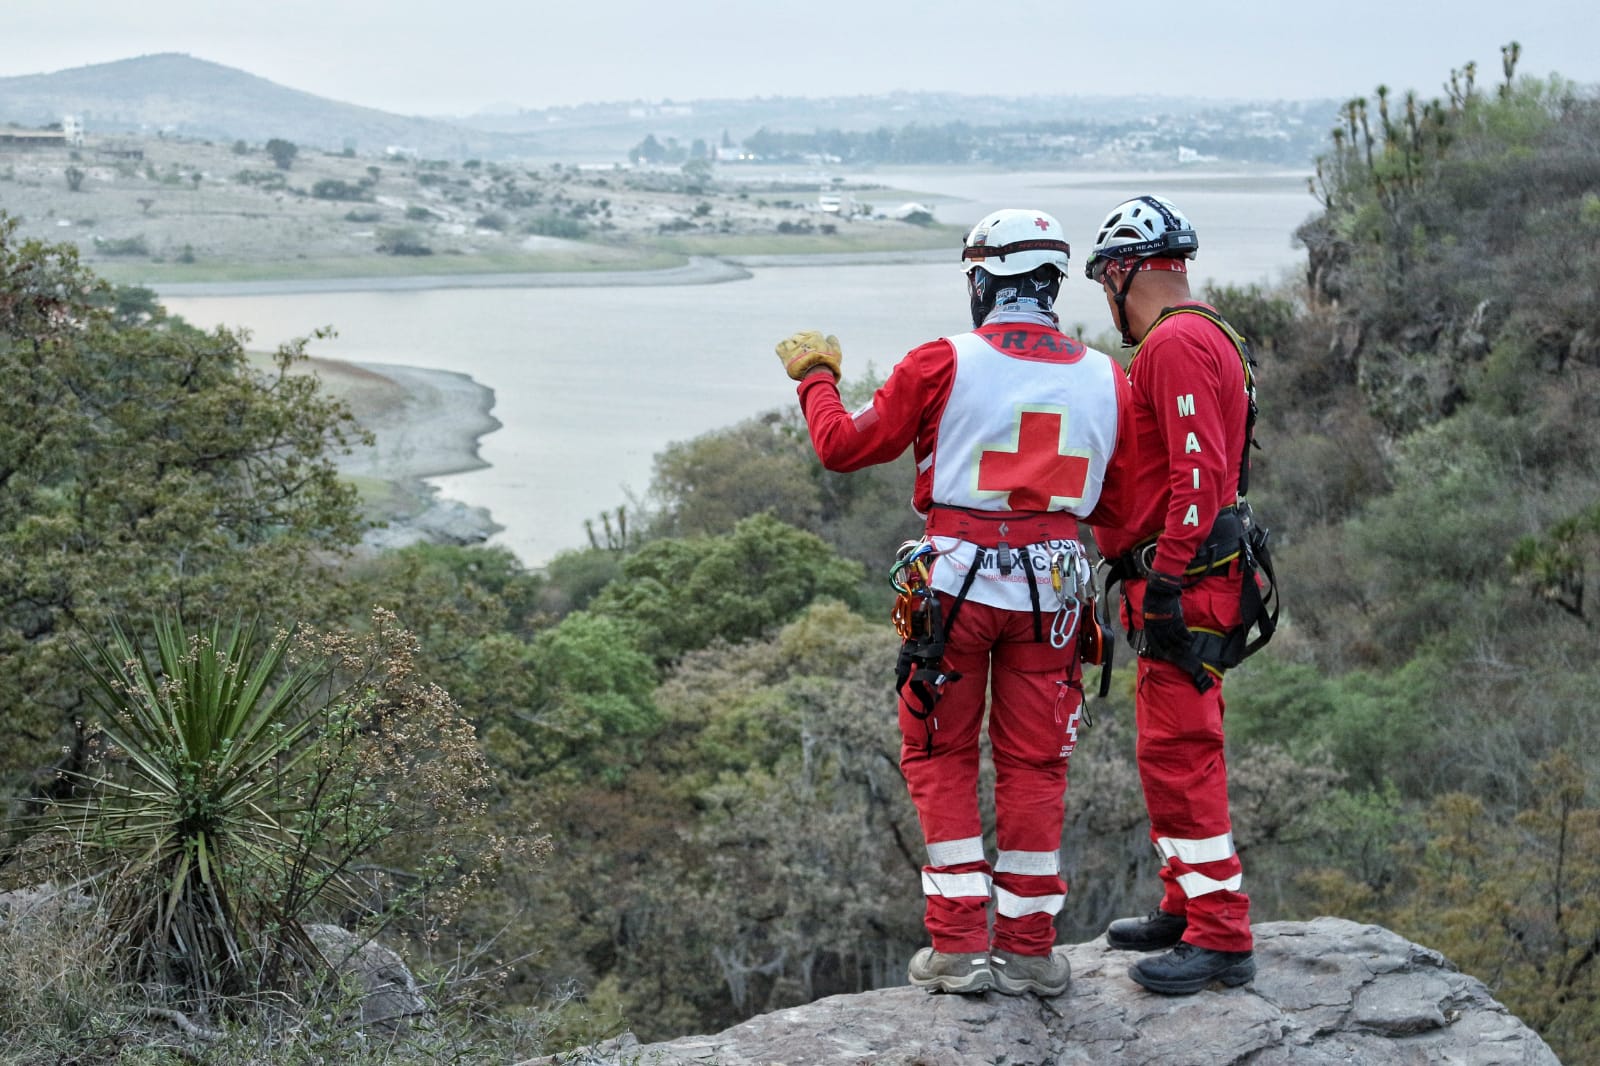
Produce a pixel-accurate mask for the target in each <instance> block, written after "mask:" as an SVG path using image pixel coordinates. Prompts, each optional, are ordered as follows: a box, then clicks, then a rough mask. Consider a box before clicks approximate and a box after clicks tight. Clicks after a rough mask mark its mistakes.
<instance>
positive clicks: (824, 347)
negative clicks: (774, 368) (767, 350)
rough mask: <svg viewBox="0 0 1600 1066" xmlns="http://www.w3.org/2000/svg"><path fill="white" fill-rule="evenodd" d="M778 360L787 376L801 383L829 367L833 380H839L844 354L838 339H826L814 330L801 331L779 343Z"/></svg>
mask: <svg viewBox="0 0 1600 1066" xmlns="http://www.w3.org/2000/svg"><path fill="white" fill-rule="evenodd" d="M777 350H778V358H779V359H780V360H782V362H783V369H784V372H785V373H786V374H788V375H789V376H790V377H792V378H794V379H795V380H796V381H799V380H800V379H801V378H803V377H805V376H806V375H807V374H809V373H811V371H813V370H815V369H816V368H817V367H819V366H821V367H827V369H828V372H829V373H830V374H832V375H833V380H835V381H838V380H839V363H840V361H841V360H843V359H844V354H843V353H842V352H840V351H839V338H838V337H831V336H830V337H824V336H823V335H822V334H821V333H819V332H818V331H817V330H814V329H807V330H801V331H800V332H799V333H796V334H794V335H793V336H791V337H785V338H784V339H783V340H781V341H779V342H778V349H777Z"/></svg>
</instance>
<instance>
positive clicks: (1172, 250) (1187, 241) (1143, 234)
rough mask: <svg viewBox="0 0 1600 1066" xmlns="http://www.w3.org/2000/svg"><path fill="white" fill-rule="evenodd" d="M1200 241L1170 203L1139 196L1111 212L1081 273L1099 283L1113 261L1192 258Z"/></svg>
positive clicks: (1180, 213)
mask: <svg viewBox="0 0 1600 1066" xmlns="http://www.w3.org/2000/svg"><path fill="white" fill-rule="evenodd" d="M1199 250H1200V238H1199V237H1197V236H1196V235H1195V232H1194V227H1193V226H1191V225H1190V224H1189V220H1188V219H1187V218H1184V217H1183V213H1182V212H1180V211H1179V210H1178V208H1177V206H1176V205H1175V204H1173V202H1172V201H1171V200H1166V199H1163V198H1161V197H1159V196H1138V197H1135V198H1134V199H1132V200H1128V201H1125V202H1123V203H1120V204H1118V205H1117V206H1116V207H1114V208H1112V209H1111V213H1110V214H1109V215H1107V216H1106V218H1105V221H1104V222H1102V223H1100V229H1099V232H1098V233H1097V235H1096V236H1095V239H1094V247H1093V248H1092V249H1091V250H1090V252H1089V258H1088V259H1087V260H1086V261H1085V262H1084V264H1083V274H1084V276H1085V277H1087V278H1088V279H1089V280H1090V281H1092V282H1094V283H1096V284H1099V282H1100V279H1101V278H1102V277H1104V276H1105V272H1106V267H1108V266H1110V265H1111V262H1112V260H1122V259H1150V258H1153V257H1156V256H1163V257H1166V258H1170V259H1193V258H1194V257H1195V253H1196V252H1198V251H1199Z"/></svg>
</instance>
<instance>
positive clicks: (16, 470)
mask: <svg viewBox="0 0 1600 1066" xmlns="http://www.w3.org/2000/svg"><path fill="white" fill-rule="evenodd" d="M15 230H16V225H15V223H14V222H13V221H11V220H9V219H5V218H0V718H3V720H4V723H5V726H6V730H7V736H8V743H7V745H6V749H5V752H4V754H3V755H0V780H4V781H5V782H6V783H7V784H8V785H10V786H16V785H17V784H18V783H19V781H20V779H22V778H24V777H26V776H27V775H29V774H32V773H38V774H40V775H41V783H47V782H48V781H49V780H50V777H51V774H50V771H49V767H50V766H51V764H52V763H56V762H60V761H61V756H60V755H59V752H60V750H61V748H62V747H63V746H64V745H65V746H66V747H68V748H69V749H70V751H69V754H68V755H67V756H66V758H65V761H66V763H67V764H68V765H72V764H73V763H74V761H75V760H77V759H78V758H81V755H82V750H81V742H82V738H81V736H79V737H78V738H77V740H74V735H73V733H72V728H71V722H72V720H73V716H74V714H75V712H76V711H77V710H78V708H79V707H80V705H81V702H82V688H81V682H80V679H79V678H78V676H77V675H76V673H75V671H74V668H73V665H72V660H71V657H70V656H68V655H67V654H66V648H67V643H66V642H67V640H68V639H69V638H71V637H74V636H81V635H84V634H98V633H101V632H102V631H103V627H104V625H105V624H106V620H107V619H109V618H112V617H115V616H127V615H129V614H134V613H144V612H149V611H154V610H157V609H159V608H161V607H163V606H168V607H174V608H178V607H181V608H182V609H184V610H185V611H188V612H191V613H194V614H203V613H207V612H216V611H226V610H232V609H237V608H238V607H239V606H240V605H244V604H248V605H251V607H252V609H259V610H260V611H261V613H262V614H263V615H264V616H265V617H267V618H270V619H274V620H277V621H287V620H288V619H290V618H293V617H297V616H298V617H306V618H319V617H325V616H326V615H327V613H328V612H329V610H330V606H331V602H330V601H331V600H332V599H333V597H332V596H331V595H330V593H331V589H332V588H333V587H335V586H336V584H337V581H336V576H335V575H334V574H333V573H332V572H331V571H330V570H329V569H328V568H327V562H328V560H330V559H331V558H335V557H336V556H337V553H338V552H340V551H342V550H343V549H345V548H346V547H348V546H349V545H352V544H353V543H355V541H356V539H357V538H358V536H359V534H360V528H361V527H360V522H359V519H358V518H357V512H356V507H355V502H356V501H355V494H354V490H353V489H351V488H350V487H349V486H348V485H346V484H345V483H343V482H341V481H340V480H339V477H338V472H337V470H336V469H335V467H334V464H333V459H332V456H333V453H334V452H335V451H336V450H337V449H339V448H342V447H346V446H347V445H348V444H349V443H351V442H352V441H354V440H356V439H358V438H359V435H360V434H359V431H358V430H357V429H356V427H355V425H354V422H353V420H352V418H351V416H350V413H349V411H348V409H347V408H345V407H344V406H343V405H342V404H339V403H336V402H333V401H330V400H329V399H328V398H327V397H326V396H324V395H323V394H322V392H321V389H320V385H319V383H318V381H317V379H316V378H315V377H314V376H313V375H308V374H302V373H296V372H295V369H296V364H297V363H298V362H300V361H301V360H302V359H303V358H304V356H303V352H302V348H301V346H300V345H299V344H291V345H288V346H285V347H284V348H282V349H280V350H279V351H278V353H277V354H276V356H275V357H274V359H273V362H272V364H271V367H270V368H269V369H267V370H266V371H265V372H263V371H260V370H257V369H255V368H254V367H253V366H252V364H251V362H250V360H249V359H248V358H247V357H246V354H245V351H244V348H243V346H242V344H241V342H240V338H239V337H238V336H237V335H235V334H233V333H230V332H228V331H226V330H221V329H219V330H217V331H215V332H211V333H205V332H202V331H200V330H197V329H194V328H192V327H190V326H187V325H186V324H184V323H183V322H182V321H181V320H178V319H174V318H169V317H167V316H166V315H165V314H163V313H158V312H156V311H152V309H151V304H150V302H149V301H131V302H130V301H127V300H125V299H123V298H122V297H121V296H120V295H119V294H118V292H117V290H114V289H112V288H111V286H109V285H107V284H105V283H104V282H102V281H100V280H99V279H98V278H96V277H94V275H92V274H91V273H90V272H88V271H87V270H85V269H84V268H82V267H81V266H80V265H79V264H78V261H77V253H76V251H75V250H74V249H72V248H70V247H67V246H60V245H44V244H39V243H37V242H31V241H29V242H21V243H19V242H17V241H16V239H15Z"/></svg>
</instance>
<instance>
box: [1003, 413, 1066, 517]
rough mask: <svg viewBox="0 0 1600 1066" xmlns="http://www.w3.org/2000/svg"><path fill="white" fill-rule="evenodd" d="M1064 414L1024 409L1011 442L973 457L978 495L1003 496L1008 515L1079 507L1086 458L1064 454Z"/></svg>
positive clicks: (1019, 416)
mask: <svg viewBox="0 0 1600 1066" xmlns="http://www.w3.org/2000/svg"><path fill="white" fill-rule="evenodd" d="M1065 428H1066V414H1065V412H1063V411H1060V410H1038V409H1033V410H1029V409H1024V410H1022V411H1021V412H1019V414H1018V416H1017V436H1016V439H1015V441H1014V442H1013V443H1012V444H1011V445H1009V446H1004V447H995V448H983V449H980V450H979V452H978V486H977V487H978V491H979V492H983V493H995V494H996V495H1001V494H1009V496H1010V499H1009V502H1008V504H1007V506H1008V507H1009V508H1010V509H1011V510H1013V511H1048V510H1051V509H1052V507H1053V506H1054V507H1060V506H1061V505H1063V504H1066V505H1071V504H1075V503H1081V502H1083V497H1084V493H1085V492H1087V491H1088V487H1089V452H1088V451H1087V450H1086V449H1081V450H1080V449H1068V448H1067V447H1066V442H1065V439H1064V437H1065V434H1064V432H1063V431H1064V430H1065Z"/></svg>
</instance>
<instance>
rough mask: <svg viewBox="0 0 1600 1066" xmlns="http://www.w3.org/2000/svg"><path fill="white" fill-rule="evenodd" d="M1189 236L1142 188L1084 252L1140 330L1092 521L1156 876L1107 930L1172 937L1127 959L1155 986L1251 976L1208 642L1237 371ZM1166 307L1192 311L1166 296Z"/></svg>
mask: <svg viewBox="0 0 1600 1066" xmlns="http://www.w3.org/2000/svg"><path fill="white" fill-rule="evenodd" d="M1197 248H1198V241H1197V238H1196V236H1195V232H1194V228H1193V227H1192V226H1191V225H1190V224H1189V222H1188V220H1187V219H1185V218H1184V217H1183V215H1182V214H1180V213H1179V212H1178V209H1177V208H1176V207H1175V206H1173V205H1172V204H1171V203H1170V202H1168V201H1166V200H1163V199H1161V198H1159V197H1155V196H1141V197H1138V198H1136V199H1133V200H1129V201H1127V202H1126V203H1123V204H1120V205H1118V207H1117V208H1116V209H1115V210H1113V211H1112V212H1111V213H1110V214H1109V215H1108V216H1107V217H1106V220H1105V222H1104V223H1103V224H1102V225H1101V227H1100V230H1099V232H1098V235H1097V236H1096V238H1095V243H1094V248H1093V249H1092V251H1091V252H1090V255H1089V258H1088V262H1087V263H1086V264H1085V272H1086V273H1087V274H1088V276H1089V278H1090V280H1092V281H1094V282H1096V283H1098V284H1100V285H1101V286H1102V287H1103V289H1104V291H1105V296H1106V304H1107V307H1108V308H1109V310H1110V312H1111V315H1112V319H1113V321H1114V322H1115V324H1116V327H1117V329H1118V330H1119V331H1121V333H1122V338H1123V343H1124V344H1126V345H1129V346H1132V345H1135V344H1137V345H1138V348H1137V350H1136V351H1135V352H1134V355H1133V359H1132V362H1131V363H1130V364H1129V368H1128V372H1129V377H1130V379H1131V381H1132V385H1133V412H1134V423H1135V429H1134V432H1135V439H1136V441H1137V446H1138V457H1139V458H1138V463H1139V467H1138V472H1137V475H1136V484H1137V488H1136V490H1135V493H1134V498H1135V500H1136V501H1137V504H1136V509H1135V514H1134V516H1133V518H1132V520H1131V521H1129V522H1127V523H1123V524H1116V523H1113V524H1109V525H1101V524H1100V523H1098V522H1096V523H1095V527H1094V528H1095V539H1096V542H1097V544H1098V546H1099V548H1100V550H1101V552H1102V554H1103V555H1104V556H1105V557H1106V559H1107V560H1115V561H1116V566H1115V568H1114V570H1117V571H1120V574H1119V575H1118V576H1121V577H1123V578H1124V579H1125V580H1124V581H1123V589H1124V603H1123V611H1124V621H1125V622H1126V623H1127V624H1128V626H1129V630H1130V632H1129V635H1130V637H1131V638H1132V639H1133V642H1134V646H1135V648H1136V649H1137V650H1138V651H1139V662H1138V676H1137V688H1136V697H1135V701H1136V718H1137V723H1138V743H1137V760H1138V766H1139V778H1140V781H1141V783H1142V784H1143V786H1144V795H1145V804H1146V806H1147V807H1148V809H1149V813H1150V838H1151V841H1152V842H1153V843H1154V844H1155V847H1156V850H1157V851H1158V852H1159V853H1160V855H1161V857H1162V862H1163V865H1162V869H1161V879H1162V882H1163V884H1164V886H1165V893H1164V895H1163V897H1162V900H1161V903H1160V905H1159V906H1158V907H1157V908H1156V909H1155V910H1153V911H1151V912H1150V913H1149V914H1148V915H1147V916H1145V917H1144V918H1125V919H1120V920H1118V921H1115V922H1112V923H1111V926H1110V928H1108V929H1107V930H1106V939H1107V941H1108V942H1109V943H1110V945H1111V946H1112V947H1114V948H1121V949H1127V950H1134V951H1150V952H1154V951H1160V950H1162V949H1169V948H1170V949H1172V950H1170V951H1167V952H1166V953H1165V954H1162V955H1159V956H1156V955H1152V956H1150V957H1147V958H1145V959H1141V960H1140V961H1139V962H1138V963H1136V964H1135V965H1134V966H1133V967H1132V968H1131V969H1130V971H1129V975H1130V976H1131V977H1132V978H1133V979H1134V980H1135V981H1137V982H1138V983H1139V984H1141V985H1143V986H1144V987H1145V988H1148V989H1150V990H1152V991H1155V992H1161V993H1166V994H1169V995H1184V994H1188V993H1193V992H1197V991H1199V990H1200V989H1202V988H1204V987H1205V986H1206V985H1208V984H1210V983H1211V982H1213V981H1217V980H1220V981H1222V982H1223V983H1224V984H1227V985H1240V984H1243V983H1245V982H1247V981H1249V980H1250V979H1251V978H1252V977H1254V976H1255V960H1254V955H1253V952H1252V939H1251V933H1250V900H1249V897H1247V896H1246V895H1245V894H1244V893H1243V892H1242V891H1240V883H1241V877H1242V871H1241V867H1240V864H1239V855H1238V853H1237V851H1235V850H1234V843H1233V826H1232V822H1231V820H1230V817H1229V814H1228V772H1227V763H1226V761H1225V759H1224V757H1223V732H1222V718H1223V709H1224V704H1223V699H1222V670H1223V667H1224V666H1225V665H1231V662H1228V663H1224V662H1222V661H1220V659H1219V656H1218V654H1216V651H1217V649H1218V648H1219V647H1220V646H1221V642H1222V640H1223V638H1225V637H1227V636H1229V635H1232V634H1237V633H1239V632H1240V629H1241V583H1242V581H1243V580H1244V579H1245V575H1244V574H1243V573H1242V569H1241V559H1240V558H1238V555H1239V553H1238V551H1237V548H1238V545H1239V544H1240V537H1241V532H1240V528H1239V523H1240V520H1241V519H1240V514H1241V513H1244V514H1247V513H1248V512H1247V511H1245V510H1244V509H1243V508H1242V507H1240V506H1236V505H1237V504H1238V503H1239V499H1238V495H1237V494H1238V492H1239V491H1240V479H1241V477H1242V476H1244V475H1245V474H1246V472H1247V469H1248V468H1247V465H1246V464H1247V463H1248V456H1247V453H1246V451H1245V449H1246V440H1247V437H1248V435H1249V429H1248V428H1247V419H1248V418H1249V417H1250V416H1251V406H1252V402H1253V401H1252V396H1251V393H1250V391H1249V390H1250V388H1251V387H1252V386H1251V384H1250V379H1249V377H1248V356H1247V355H1246V354H1245V349H1243V348H1242V346H1240V345H1236V344H1235V342H1234V339H1233V337H1235V336H1236V335H1235V334H1232V333H1231V331H1230V330H1229V329H1227V328H1225V327H1224V326H1223V325H1222V324H1221V323H1220V322H1219V321H1218V320H1216V319H1215V318H1214V317H1213V316H1215V311H1214V310H1213V309H1211V308H1209V307H1207V306H1206V305H1203V304H1198V303H1197V302H1196V301H1194V300H1193V299H1192V298H1191V296H1190V294H1189V281H1188V277H1187V275H1186V268H1187V267H1186V264H1187V261H1188V260H1189V259H1191V258H1192V257H1193V256H1194V254H1195V251H1196V249H1197ZM1180 308H1190V309H1193V308H1199V309H1200V312H1199V313H1186V312H1185V311H1182V310H1179V311H1177V313H1172V312H1174V310H1175V309H1180ZM1208 311H1209V312H1210V314H1209V315H1208V314H1206V313H1204V312H1208ZM1245 521H1246V523H1247V522H1248V519H1245ZM1219 545H1220V546H1221V548H1219V547H1218V546H1219ZM1227 549H1232V550H1233V551H1234V556H1229V554H1228V550H1227ZM1245 554H1248V552H1246V553H1245ZM1230 560H1231V561H1230ZM1248 576H1249V580H1250V581H1252V582H1254V581H1255V577H1254V574H1253V572H1252V573H1250V574H1249V575H1248Z"/></svg>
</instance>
